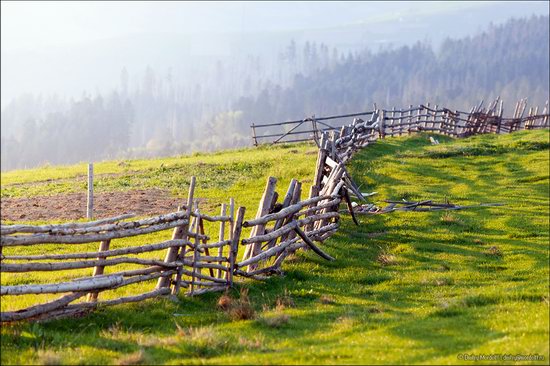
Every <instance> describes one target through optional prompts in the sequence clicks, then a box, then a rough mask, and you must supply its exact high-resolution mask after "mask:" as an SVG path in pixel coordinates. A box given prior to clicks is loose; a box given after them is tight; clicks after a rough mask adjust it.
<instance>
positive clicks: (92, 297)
mask: <svg viewBox="0 0 550 366" xmlns="http://www.w3.org/2000/svg"><path fill="white" fill-rule="evenodd" d="M110 244H111V241H110V240H105V241H102V242H101V243H100V244H99V251H100V252H104V251H107V250H109V245H110ZM105 258H106V257H105V256H98V257H97V259H98V260H101V259H105ZM104 269H105V267H104V266H96V267H94V272H93V274H92V276H94V277H95V276H101V275H102V274H103V270H104ZM97 295H98V292H97V291H95V292H90V293H89V294H88V301H97Z"/></svg>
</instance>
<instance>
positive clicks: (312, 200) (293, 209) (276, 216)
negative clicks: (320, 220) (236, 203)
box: [243, 195, 333, 227]
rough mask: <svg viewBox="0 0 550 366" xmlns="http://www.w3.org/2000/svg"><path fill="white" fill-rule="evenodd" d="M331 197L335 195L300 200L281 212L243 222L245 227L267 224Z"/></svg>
mask: <svg viewBox="0 0 550 366" xmlns="http://www.w3.org/2000/svg"><path fill="white" fill-rule="evenodd" d="M330 198H333V197H331V196H330V195H325V196H318V197H313V198H310V199H307V200H304V201H301V202H298V203H296V204H294V205H290V206H288V207H287V208H284V209H282V210H281V211H279V212H276V213H272V214H268V215H264V216H262V217H259V218H257V219H254V220H248V221H245V222H244V223H243V227H250V226H255V225H260V224H266V223H268V222H269V221H274V220H278V219H281V218H285V217H287V216H289V215H292V214H294V213H296V212H298V211H300V209H302V208H303V207H305V206H307V205H310V204H313V203H316V202H319V201H323V200H326V199H330Z"/></svg>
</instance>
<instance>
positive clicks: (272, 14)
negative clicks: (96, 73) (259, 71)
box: [1, 1, 480, 52]
mask: <svg viewBox="0 0 550 366" xmlns="http://www.w3.org/2000/svg"><path fill="white" fill-rule="evenodd" d="M476 4H480V2H433V1H428V2H415V3H411V2H399V1H395V2H377V1H372V2H343V1H341V2H331V1H325V2H310V1H305V2H249V1H244V2H243V1H241V2H239V1H235V2H225V1H221V2H216V1H213V2H206V1H201V2H176V1H155V2H150V1H139V2H137V1H136V2H131V1H100V2H96V1H84V2H72V1H21V2H18V1H13V2H11V1H10V2H5V1H2V5H1V7H2V9H1V10H2V25H1V27H2V50H3V51H4V52H10V51H14V50H21V49H35V48H39V47H51V46H65V45H71V44H77V43H83V42H87V41H93V40H100V39H106V38H116V37H124V36H127V35H133V34H140V33H193V32H205V31H208V32H253V31H283V30H289V29H302V28H315V27H330V26H338V25H342V24H353V23H357V22H361V21H366V20H369V19H374V18H377V17H386V16H388V15H392V14H393V15H395V14H396V13H399V12H409V13H410V12H414V11H430V10H437V9H440V8H441V7H455V8H463V7H472V6H475V5H476Z"/></svg>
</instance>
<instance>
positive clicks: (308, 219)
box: [241, 212, 339, 245]
mask: <svg viewBox="0 0 550 366" xmlns="http://www.w3.org/2000/svg"><path fill="white" fill-rule="evenodd" d="M338 216H339V214H338V212H327V213H324V214H317V215H312V216H309V217H306V218H303V219H300V220H294V221H291V222H289V223H288V224H286V225H285V226H282V227H281V228H280V229H278V230H275V231H272V232H270V233H268V234H264V235H258V236H255V237H253V238H248V239H243V240H242V241H241V243H242V244H245V245H246V244H251V243H259V242H263V241H267V240H271V239H274V238H276V237H279V236H281V235H283V234H286V233H288V232H290V231H292V230H294V228H295V227H298V226H304V225H307V224H309V223H310V222H313V221H318V220H323V219H330V218H334V217H338Z"/></svg>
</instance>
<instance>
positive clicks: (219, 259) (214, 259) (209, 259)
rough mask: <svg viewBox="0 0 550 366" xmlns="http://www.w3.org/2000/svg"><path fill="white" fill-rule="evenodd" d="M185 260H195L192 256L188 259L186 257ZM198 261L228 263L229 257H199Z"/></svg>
mask: <svg viewBox="0 0 550 366" xmlns="http://www.w3.org/2000/svg"><path fill="white" fill-rule="evenodd" d="M184 258H185V259H189V260H192V259H193V257H192V256H188V257H184ZM197 261H199V262H227V261H228V258H227V257H214V256H211V255H200V256H197Z"/></svg>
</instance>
